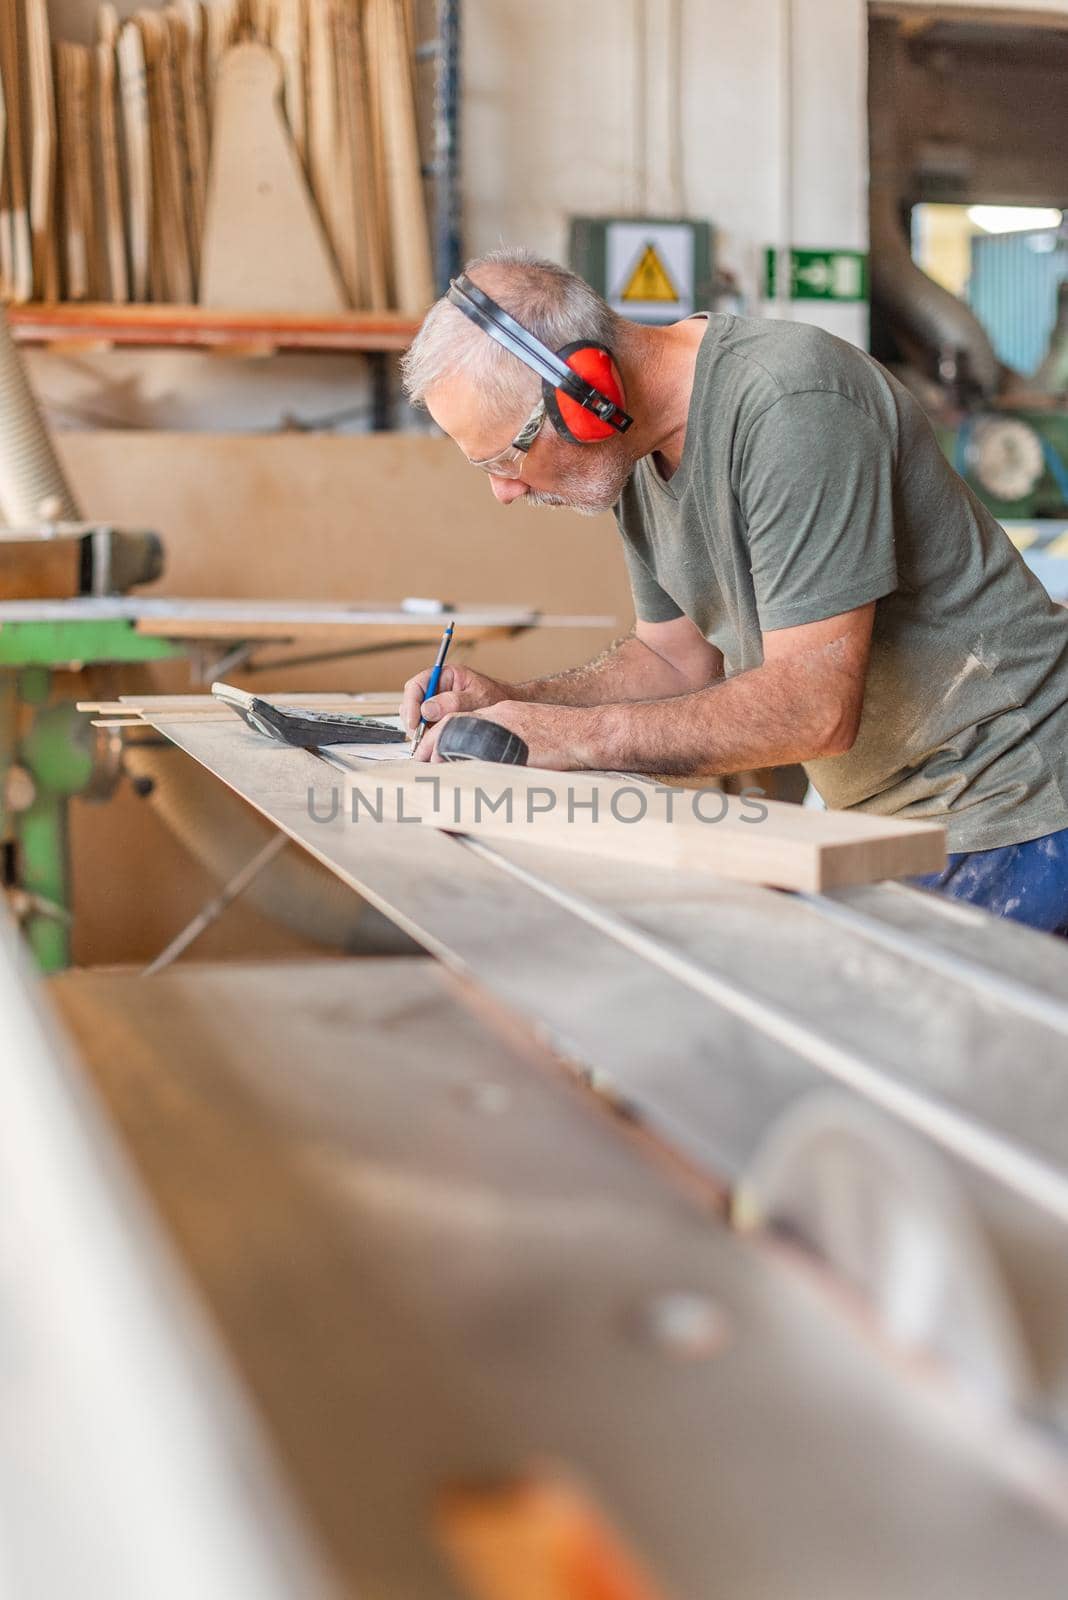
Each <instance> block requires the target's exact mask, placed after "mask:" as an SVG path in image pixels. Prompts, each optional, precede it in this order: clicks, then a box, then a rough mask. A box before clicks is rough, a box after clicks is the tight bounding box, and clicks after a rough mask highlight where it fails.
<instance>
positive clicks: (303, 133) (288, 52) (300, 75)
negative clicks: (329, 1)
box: [272, 0, 308, 162]
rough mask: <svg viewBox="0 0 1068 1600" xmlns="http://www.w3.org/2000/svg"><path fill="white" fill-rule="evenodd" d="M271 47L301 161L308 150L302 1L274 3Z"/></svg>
mask: <svg viewBox="0 0 1068 1600" xmlns="http://www.w3.org/2000/svg"><path fill="white" fill-rule="evenodd" d="M272 43H273V45H274V48H275V49H276V50H277V51H278V54H279V55H280V56H281V58H282V71H283V75H284V91H283V92H284V101H285V112H286V121H287V122H288V124H289V131H290V133H291V135H292V137H293V145H294V148H295V149H296V152H297V155H298V156H299V157H300V160H301V162H305V161H306V158H307V151H308V134H307V126H308V116H307V99H306V92H305V81H304V68H305V56H306V52H307V15H306V11H305V6H304V0H277V5H276V7H275V14H274V37H273V40H272Z"/></svg>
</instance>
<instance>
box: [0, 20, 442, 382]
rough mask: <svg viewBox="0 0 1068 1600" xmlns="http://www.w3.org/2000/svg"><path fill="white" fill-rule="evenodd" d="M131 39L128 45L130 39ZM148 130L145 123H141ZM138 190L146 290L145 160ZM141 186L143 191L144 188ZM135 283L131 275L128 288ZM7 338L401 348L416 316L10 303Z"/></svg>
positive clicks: (126, 35) (135, 205)
mask: <svg viewBox="0 0 1068 1600" xmlns="http://www.w3.org/2000/svg"><path fill="white" fill-rule="evenodd" d="M131 40H133V41H136V44H135V45H131V44H130V43H129V41H131ZM122 43H123V44H125V46H126V49H125V52H124V51H123V50H122V48H121V46H120V58H121V57H122V56H123V54H125V55H126V57H127V59H128V61H129V60H130V59H131V58H132V60H133V63H134V64H135V63H136V61H137V60H138V59H139V56H138V55H137V45H139V40H138V38H137V30H136V28H134V27H133V26H132V25H130V24H127V26H126V27H125V28H124V29H123V31H122ZM138 81H140V82H142V83H143V72H142V73H141V74H140V78H138V77H137V76H134V77H129V76H124V77H123V96H124V111H125V96H126V89H127V85H128V84H129V85H130V87H131V92H134V90H135V86H136V84H137V82H138ZM124 122H125V126H126V130H127V155H128V156H129V153H130V151H129V134H130V130H131V129H133V130H134V144H135V148H143V149H144V151H145V152H146V154H147V149H148V147H147V144H145V145H143V146H141V143H140V140H141V125H140V124H139V123H138V122H137V121H133V120H131V119H130V118H128V117H125V116H124ZM144 131H146V132H147V122H146V123H145V124H144ZM138 182H139V184H140V193H137V192H136V191H135V187H134V184H133V183H132V182H131V185H130V219H131V240H132V241H133V239H134V223H135V221H136V223H137V226H138V228H140V229H142V230H143V235H138V237H137V243H136V247H135V248H134V249H133V250H132V251H131V254H132V255H133V257H134V260H135V262H137V263H138V264H139V271H142V272H143V281H144V285H145V292H147V285H148V254H147V249H148V240H149V228H148V222H147V215H148V214H147V212H146V211H145V210H144V201H145V200H146V199H148V198H149V197H150V194H151V165H150V163H149V162H148V161H146V163H145V167H144V172H143V181H142V180H141V179H139V180H138ZM146 185H147V187H146ZM141 281H142V280H141V278H140V277H138V276H137V275H136V274H135V278H134V288H135V291H136V289H137V288H138V286H139V284H140V282H141ZM8 321H9V323H10V326H11V331H12V336H13V337H14V338H15V339H16V341H17V342H19V343H20V344H34V345H49V344H58V343H63V344H67V345H74V344H78V343H84V344H96V345H99V344H114V345H139V346H152V345H173V346H175V347H178V348H183V349H232V348H234V347H235V346H241V347H244V348H246V349H263V350H265V351H270V350H394V351H402V350H406V349H407V348H408V346H409V345H410V344H411V342H412V339H413V338H414V337H415V334H416V332H417V330H418V327H419V319H418V318H415V317H407V316H402V315H400V314H399V313H397V312H391V311H380V312H342V313H340V314H339V315H337V316H328V317H324V316H303V315H300V314H298V313H293V312H276V313H272V314H271V315H270V316H266V315H264V313H262V312H239V311H232V310H229V309H220V310H212V309H211V308H209V307H199V306H195V307H188V306H168V305H133V306H125V307H119V306H110V305H98V304H94V305H47V306H42V305H30V306H13V307H11V309H10V310H9V313H8Z"/></svg>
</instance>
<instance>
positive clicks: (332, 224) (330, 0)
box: [308, 0, 341, 258]
mask: <svg viewBox="0 0 1068 1600" xmlns="http://www.w3.org/2000/svg"><path fill="white" fill-rule="evenodd" d="M333 10H334V0H308V177H309V181H310V183H311V191H312V194H313V196H314V198H315V203H316V205H317V207H318V209H319V216H320V217H321V219H322V223H323V227H324V229H325V230H326V236H327V239H328V240H329V242H330V247H331V249H332V250H333V252H334V256H335V258H337V257H338V256H339V254H340V252H339V248H338V245H339V237H340V231H341V230H340V220H339V210H338V203H339V187H338V182H337V171H338V158H339V146H340V128H339V115H338V104H337V72H336V63H335V61H334V27H333Z"/></svg>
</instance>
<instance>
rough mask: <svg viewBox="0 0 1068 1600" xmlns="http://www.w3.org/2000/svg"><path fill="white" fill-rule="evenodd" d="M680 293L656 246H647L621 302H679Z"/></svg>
mask: <svg viewBox="0 0 1068 1600" xmlns="http://www.w3.org/2000/svg"><path fill="white" fill-rule="evenodd" d="M678 298H679V291H678V290H677V289H676V287H675V285H674V284H673V283H672V281H671V278H670V276H669V274H668V270H667V268H666V267H665V265H664V263H663V262H662V261H661V259H660V257H659V255H658V254H657V250H656V246H655V245H654V244H647V245H646V247H645V249H644V250H643V251H642V253H641V255H640V256H639V257H638V260H637V264H636V265H635V268H634V271H633V272H632V273H631V275H630V278H629V279H628V281H627V286H626V288H625V289H624V290H623V293H622V294H621V295H620V299H621V300H677V299H678Z"/></svg>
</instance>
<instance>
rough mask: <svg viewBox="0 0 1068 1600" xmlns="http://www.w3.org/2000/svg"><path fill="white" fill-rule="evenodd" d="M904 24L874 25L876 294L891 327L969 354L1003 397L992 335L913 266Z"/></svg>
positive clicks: (972, 371)
mask: <svg viewBox="0 0 1068 1600" xmlns="http://www.w3.org/2000/svg"><path fill="white" fill-rule="evenodd" d="M900 59H901V36H900V31H899V28H898V24H897V22H896V21H895V22H884V23H880V24H876V25H873V27H872V51H871V59H870V64H869V74H868V97H869V111H870V118H871V151H872V158H871V289H872V299H873V300H874V301H877V302H878V304H879V305H880V306H881V307H882V309H883V310H884V311H885V312H886V314H887V315H888V316H889V318H890V320H891V322H893V323H895V324H896V325H897V326H899V327H900V328H901V329H902V330H903V331H905V332H906V333H908V334H910V335H911V337H912V338H913V339H916V340H918V341H919V343H920V344H922V345H925V346H926V347H927V348H928V349H930V350H933V351H935V353H936V354H939V353H941V352H942V351H945V350H950V351H953V352H954V353H955V354H963V355H964V356H965V357H966V359H967V362H968V372H969V375H970V377H971V378H972V379H973V380H974V381H975V383H976V384H977V385H978V386H979V388H980V389H981V390H982V392H983V394H984V395H993V394H996V393H997V390H998V388H999V387H1000V382H1001V367H1000V363H999V362H998V358H997V356H996V355H995V354H994V347H993V345H992V344H991V343H990V340H989V338H988V336H987V333H986V329H985V328H984V327H983V325H982V323H981V322H980V321H979V319H978V318H977V317H976V316H975V314H974V313H973V311H972V310H971V308H970V307H969V306H966V305H965V304H964V301H963V300H959V299H958V298H957V296H956V295H955V294H950V292H949V290H948V289H943V287H942V285H941V284H939V283H935V281H934V279H933V278H929V277H928V276H927V274H926V272H924V271H923V270H922V269H921V268H920V267H918V266H917V265H916V263H915V261H913V259H912V256H911V254H910V252H909V244H908V240H907V239H906V237H905V235H904V232H903V231H902V228H901V219H900V207H901V195H902V174H901V161H900V154H899V147H898V132H897V129H898V104H899V100H898V69H899V65H900Z"/></svg>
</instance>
